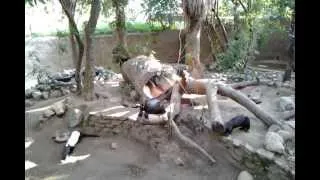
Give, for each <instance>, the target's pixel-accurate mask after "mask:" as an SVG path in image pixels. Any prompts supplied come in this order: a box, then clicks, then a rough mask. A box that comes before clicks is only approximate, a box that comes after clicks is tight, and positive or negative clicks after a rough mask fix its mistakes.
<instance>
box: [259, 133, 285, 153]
mask: <svg viewBox="0 0 320 180" xmlns="http://www.w3.org/2000/svg"><path fill="white" fill-rule="evenodd" d="M283 144H284V140H283V138H282V137H281V136H280V135H279V134H277V133H275V132H267V134H266V137H265V141H264V146H265V148H266V149H267V150H269V151H271V152H276V153H279V154H283V153H284V150H285V149H284V145H283Z"/></svg>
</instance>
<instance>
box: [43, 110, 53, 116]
mask: <svg viewBox="0 0 320 180" xmlns="http://www.w3.org/2000/svg"><path fill="white" fill-rule="evenodd" d="M54 114H55V112H54V111H52V110H51V109H47V110H45V111H44V112H43V117H45V118H49V117H51V116H53V115H54Z"/></svg>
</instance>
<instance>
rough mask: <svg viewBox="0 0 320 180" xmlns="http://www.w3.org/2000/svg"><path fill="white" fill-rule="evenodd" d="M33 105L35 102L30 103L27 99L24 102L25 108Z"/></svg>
mask: <svg viewBox="0 0 320 180" xmlns="http://www.w3.org/2000/svg"><path fill="white" fill-rule="evenodd" d="M34 104H35V102H32V101H30V100H28V99H26V100H25V107H30V106H33V105H34Z"/></svg>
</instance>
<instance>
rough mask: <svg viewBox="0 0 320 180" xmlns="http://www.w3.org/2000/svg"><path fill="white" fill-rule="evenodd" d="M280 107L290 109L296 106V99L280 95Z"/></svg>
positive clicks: (283, 109) (285, 109)
mask: <svg viewBox="0 0 320 180" xmlns="http://www.w3.org/2000/svg"><path fill="white" fill-rule="evenodd" d="M279 107H280V110H281V111H290V110H293V109H294V107H295V103H294V99H293V98H292V97H290V96H284V97H280V100H279Z"/></svg>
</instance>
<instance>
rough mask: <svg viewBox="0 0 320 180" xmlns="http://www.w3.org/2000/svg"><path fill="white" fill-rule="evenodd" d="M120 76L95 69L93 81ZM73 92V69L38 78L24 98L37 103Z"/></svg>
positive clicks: (30, 103) (28, 103)
mask: <svg viewBox="0 0 320 180" xmlns="http://www.w3.org/2000/svg"><path fill="white" fill-rule="evenodd" d="M82 72H84V71H82ZM82 75H84V73H82ZM120 76H121V75H119V74H116V73H114V72H112V71H111V70H108V69H104V68H103V67H95V80H99V81H105V80H116V79H120V78H121V77H120ZM75 91H76V82H75V69H66V70H64V71H63V72H57V73H53V74H49V75H44V76H42V77H41V78H39V79H38V84H37V85H36V86H35V87H32V88H30V89H27V90H26V91H25V98H26V99H32V100H37V101H38V100H41V99H48V98H51V97H61V96H64V95H66V94H69V93H70V92H75ZM30 105H32V102H31V101H26V106H30Z"/></svg>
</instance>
